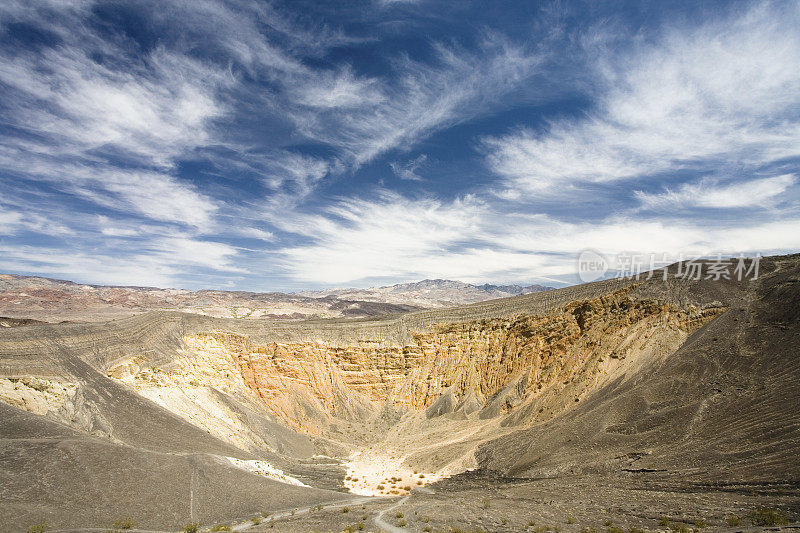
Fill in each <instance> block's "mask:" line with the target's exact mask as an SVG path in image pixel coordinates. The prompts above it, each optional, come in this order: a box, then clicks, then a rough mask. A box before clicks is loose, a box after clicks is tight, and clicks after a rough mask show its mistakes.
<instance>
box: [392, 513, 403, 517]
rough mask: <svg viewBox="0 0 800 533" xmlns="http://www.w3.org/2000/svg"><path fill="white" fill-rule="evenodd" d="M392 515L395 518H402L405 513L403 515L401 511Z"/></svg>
mask: <svg viewBox="0 0 800 533" xmlns="http://www.w3.org/2000/svg"><path fill="white" fill-rule="evenodd" d="M394 516H395V518H403V516H405V515H403V513H397V514H396V515H394Z"/></svg>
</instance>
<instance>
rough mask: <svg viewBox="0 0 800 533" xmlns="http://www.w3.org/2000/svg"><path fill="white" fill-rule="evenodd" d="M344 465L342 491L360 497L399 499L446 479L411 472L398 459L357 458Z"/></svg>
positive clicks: (371, 455) (425, 473) (372, 456)
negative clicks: (429, 484)
mask: <svg viewBox="0 0 800 533" xmlns="http://www.w3.org/2000/svg"><path fill="white" fill-rule="evenodd" d="M345 465H346V466H347V473H346V474H345V479H344V485H345V487H347V489H348V490H349V491H350V492H352V493H353V494H358V495H361V496H387V497H391V496H402V495H405V494H408V493H409V492H411V491H412V490H413V489H416V488H419V487H423V486H425V485H427V484H428V483H433V482H435V481H439V480H440V479H443V478H444V477H447V476H445V475H442V474H439V473H437V472H423V471H419V470H414V469H411V468H409V467H408V466H406V465H404V464H403V459H402V458H394V457H391V456H385V455H377V454H370V453H360V454H357V455H355V456H354V457H353V458H352V459H351V460H350V461H348V462H347V463H345Z"/></svg>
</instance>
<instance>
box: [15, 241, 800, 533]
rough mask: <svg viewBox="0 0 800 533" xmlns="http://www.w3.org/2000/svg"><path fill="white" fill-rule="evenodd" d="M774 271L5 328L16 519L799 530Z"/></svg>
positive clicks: (789, 265) (783, 264)
mask: <svg viewBox="0 0 800 533" xmlns="http://www.w3.org/2000/svg"><path fill="white" fill-rule="evenodd" d="M761 268H762V275H761V277H760V278H759V279H758V280H755V281H747V280H744V281H736V280H718V281H712V280H699V281H696V280H686V279H679V278H676V277H674V272H671V273H670V277H669V279H667V280H663V279H661V278H660V277H659V278H654V279H651V280H636V279H633V278H629V279H611V280H608V281H600V282H595V283H590V284H585V285H578V286H574V287H570V288H566V289H558V290H551V291H545V292H538V293H532V294H527V295H522V296H515V297H510V298H503V299H499V300H487V301H485V302H481V303H476V304H469V305H462V306H458V307H449V308H442V309H432V310H422V311H413V312H407V313H400V314H394V315H386V316H379V317H371V318H367V319H335V318H334V319H311V320H297V319H294V320H283V321H280V320H274V319H234V318H214V317H210V316H206V315H200V314H196V313H181V312H178V311H163V310H159V311H150V312H140V313H138V314H136V315H134V316H130V317H127V318H120V319H115V320H111V321H101V322H69V323H60V324H55V323H54V324H50V323H41V322H33V323H30V322H26V321H24V320H23V321H19V322H18V323H10V324H4V325H5V326H6V327H3V328H2V329H0V401H2V403H0V409H2V412H3V416H2V418H1V419H0V428H1V429H2V431H1V432H0V435H2V436H1V437H0V464H2V472H3V478H2V483H0V524H2V525H3V526H2V528H3V530H4V531H5V530H8V531H27V530H28V528H29V527H30V526H32V525H36V524H39V523H46V524H47V527H48V530H51V529H52V530H54V531H60V530H73V529H87V528H88V529H92V528H94V529H96V530H108V529H112V530H113V529H117V530H122V529H125V528H126V527H129V528H130V529H131V530H133V529H136V530H147V531H174V530H179V529H181V528H184V527H187V525H189V526H191V524H199V527H200V529H201V530H209V529H210V528H212V527H214V526H218V527H217V529H216V530H224V528H225V527H230V528H233V529H235V530H244V529H247V530H252V531H260V530H266V529H270V530H278V531H312V530H319V531H342V530H350V531H355V530H362V529H363V530H366V531H479V530H483V531H559V530H560V531H606V530H608V531H617V530H624V531H628V530H631V531H633V530H636V531H639V530H648V531H656V530H662V531H663V530H675V531H677V530H680V531H683V530H687V531H688V530H706V528H712V529H714V530H730V531H740V530H750V529H759V528H761V527H763V526H765V525H769V526H772V527H779V528H780V527H791V526H790V525H789V524H790V523H794V521H795V520H797V518H798V514H797V512H798V504H799V503H800V492H799V491H798V474H799V472H798V464H800V463H798V461H797V455H798V453H800V434H798V423H799V421H798V416H797V411H796V406H797V397H798V392H799V391H798V378H800V371H799V369H798V367H797V364H798V363H797V352H796V350H797V346H798V344H797V343H798V335H800V323H799V322H798V320H799V318H800V315H799V314H798V312H799V310H800V308H798V306H797V302H798V301H800V281H799V280H800V258H798V257H797V256H783V257H774V258H769V259H765V260H763V261H762V264H761ZM673 271H674V267H673ZM6 320H8V319H6ZM762 515H763V516H762ZM126 520H127V521H128V522H126ZM115 524H116V525H115ZM123 526H125V527H123Z"/></svg>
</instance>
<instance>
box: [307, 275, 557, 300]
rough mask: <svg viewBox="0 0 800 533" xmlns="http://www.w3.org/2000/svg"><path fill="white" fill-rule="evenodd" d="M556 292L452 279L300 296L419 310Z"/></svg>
mask: <svg viewBox="0 0 800 533" xmlns="http://www.w3.org/2000/svg"><path fill="white" fill-rule="evenodd" d="M551 289H553V287H546V286H544V285H526V286H522V285H491V284H489V283H486V284H484V285H472V284H470V283H464V282H461V281H453V280H449V279H425V280H422V281H417V282H415V283H400V284H397V285H389V286H386V287H373V288H369V289H354V288H351V289H327V290H322V291H303V292H298V293H297V294H299V295H302V296H310V297H312V298H319V297H328V296H336V297H337V298H345V299H348V300H362V301H367V302H383V303H394V304H404V305H414V306H419V307H448V306H456V305H464V304H471V303H476V302H483V301H486V300H493V299H496V298H507V297H509V296H519V295H521V294H530V293H533V292H542V291H548V290H551Z"/></svg>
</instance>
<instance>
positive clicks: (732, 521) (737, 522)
mask: <svg viewBox="0 0 800 533" xmlns="http://www.w3.org/2000/svg"><path fill="white" fill-rule="evenodd" d="M725 523H726V524H728V525H729V526H731V527H736V526H741V525H742V519H741V518H739V517H738V516H736V515H735V514H732V515H728V516H726V517H725Z"/></svg>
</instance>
